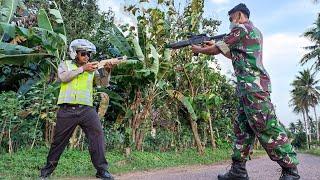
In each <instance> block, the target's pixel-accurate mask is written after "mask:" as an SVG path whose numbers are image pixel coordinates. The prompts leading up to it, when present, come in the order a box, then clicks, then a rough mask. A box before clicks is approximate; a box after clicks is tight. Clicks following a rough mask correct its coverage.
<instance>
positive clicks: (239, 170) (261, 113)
mask: <svg viewBox="0 0 320 180" xmlns="http://www.w3.org/2000/svg"><path fill="white" fill-rule="evenodd" d="M228 14H229V20H230V30H231V32H230V33H229V34H228V35H227V36H226V37H225V38H224V39H223V40H222V41H218V42H216V43H215V42H207V44H206V45H205V46H196V45H194V46H193V47H192V51H193V53H204V54H209V55H217V54H220V53H222V54H223V55H224V56H226V57H227V58H229V59H231V60H232V64H233V68H234V72H235V75H236V78H237V94H238V97H239V101H240V106H239V108H238V117H237V119H236V120H235V122H234V133H235V140H234V146H233V155H232V161H233V163H232V166H231V169H230V170H229V171H228V172H227V173H226V174H224V175H218V179H219V180H231V179H232V180H233V179H249V177H248V173H247V170H246V167H245V165H246V161H247V160H248V159H249V156H250V155H251V154H252V149H253V146H254V142H255V138H256V137H257V138H258V140H259V141H260V143H261V145H262V146H263V148H264V149H265V150H266V152H267V153H268V155H269V157H270V159H271V160H273V161H276V162H277V163H278V164H279V165H280V166H281V167H282V174H281V176H280V180H296V179H299V178H300V176H299V175H298V170H297V164H298V159H297V155H296V153H295V151H294V149H293V147H292V145H291V144H290V140H289V139H288V137H287V134H286V132H285V129H284V127H283V126H282V125H281V124H280V122H279V120H278V119H277V117H276V114H275V110H274V107H273V104H272V103H271V100H270V93H271V83H270V77H269V75H268V73H267V72H266V70H265V68H264V67H263V64H262V42H263V40H262V34H261V32H260V31H259V29H258V28H256V27H255V26H254V25H253V24H252V22H251V21H250V20H249V16H250V11H249V9H248V8H247V7H246V5H245V4H242V3H241V4H239V5H237V6H235V7H234V8H233V9H231V10H230V11H229V12H228Z"/></svg>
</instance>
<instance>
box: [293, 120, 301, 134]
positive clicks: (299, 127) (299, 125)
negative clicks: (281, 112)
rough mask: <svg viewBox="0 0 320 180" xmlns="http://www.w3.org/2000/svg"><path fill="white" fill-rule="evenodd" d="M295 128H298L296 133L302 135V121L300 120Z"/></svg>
mask: <svg viewBox="0 0 320 180" xmlns="http://www.w3.org/2000/svg"><path fill="white" fill-rule="evenodd" d="M295 127H296V132H297V133H302V132H303V123H302V121H301V120H300V119H299V120H298V122H297V123H296V126H295Z"/></svg>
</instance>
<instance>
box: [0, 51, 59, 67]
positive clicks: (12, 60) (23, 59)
mask: <svg viewBox="0 0 320 180" xmlns="http://www.w3.org/2000/svg"><path fill="white" fill-rule="evenodd" d="M48 57H53V56H52V55H49V54H45V53H33V54H14V55H5V54H0V65H1V64H13V65H24V64H28V63H31V62H39V61H42V60H45V58H48Z"/></svg>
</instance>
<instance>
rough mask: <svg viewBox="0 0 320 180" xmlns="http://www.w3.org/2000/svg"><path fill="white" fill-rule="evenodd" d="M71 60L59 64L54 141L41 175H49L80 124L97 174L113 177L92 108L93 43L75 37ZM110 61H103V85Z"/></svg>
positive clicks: (94, 71) (94, 70)
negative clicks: (106, 62) (58, 90)
mask: <svg viewBox="0 0 320 180" xmlns="http://www.w3.org/2000/svg"><path fill="white" fill-rule="evenodd" d="M69 51H70V57H71V59H73V60H67V61H63V62H62V63H61V64H60V65H59V67H58V78H59V80H60V81H61V88H60V93H59V98H58V105H59V106H60V107H59V110H58V112H57V121H56V127H55V131H54V137H53V142H52V144H51V148H50V151H49V154H48V157H47V163H46V165H45V166H44V167H43V168H42V169H41V172H40V177H41V178H46V177H48V176H49V175H50V174H51V173H52V172H53V171H54V169H55V168H56V166H57V165H58V161H59V158H60V155H61V154H62V152H63V151H64V149H65V147H66V146H67V144H68V142H69V139H70V137H71V135H72V133H73V131H74V129H75V128H76V127H77V126H78V125H79V126H80V127H81V128H82V130H83V131H84V133H85V134H86V136H87V138H88V140H89V152H90V156H91V161H92V163H93V165H94V167H95V168H96V170H97V173H96V177H97V178H101V179H108V180H109V179H113V177H112V175H111V174H110V173H109V172H108V170H107V169H108V162H107V160H106V159H105V139H104V133H103V130H102V125H101V123H100V120H99V117H98V114H97V112H96V110H95V109H94V108H93V95H92V93H93V81H94V78H99V73H97V70H96V64H94V63H90V62H89V60H90V57H91V55H92V53H95V52H96V47H95V45H94V44H92V43H91V42H90V41H88V40H85V39H76V40H74V41H72V42H71V44H70V46H69ZM111 68H112V64H106V65H105V68H104V69H105V74H106V76H105V78H106V80H105V81H104V82H106V83H105V84H104V85H106V86H108V83H109V79H110V72H111Z"/></svg>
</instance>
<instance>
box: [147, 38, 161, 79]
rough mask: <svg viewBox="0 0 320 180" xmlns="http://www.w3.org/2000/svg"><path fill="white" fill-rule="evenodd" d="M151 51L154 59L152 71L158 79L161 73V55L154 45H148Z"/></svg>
mask: <svg viewBox="0 0 320 180" xmlns="http://www.w3.org/2000/svg"><path fill="white" fill-rule="evenodd" d="M148 46H149V48H150V50H151V57H152V59H153V62H152V65H151V67H150V69H151V71H152V72H153V73H154V76H155V77H157V75H158V72H159V54H158V52H157V50H156V48H155V47H154V46H153V45H152V44H149V45H148Z"/></svg>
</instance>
